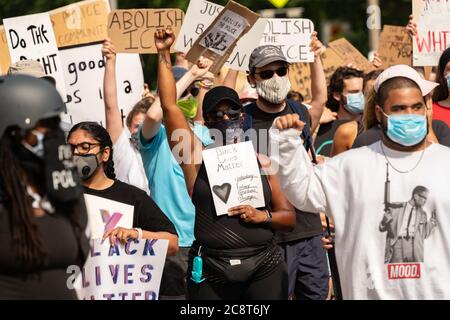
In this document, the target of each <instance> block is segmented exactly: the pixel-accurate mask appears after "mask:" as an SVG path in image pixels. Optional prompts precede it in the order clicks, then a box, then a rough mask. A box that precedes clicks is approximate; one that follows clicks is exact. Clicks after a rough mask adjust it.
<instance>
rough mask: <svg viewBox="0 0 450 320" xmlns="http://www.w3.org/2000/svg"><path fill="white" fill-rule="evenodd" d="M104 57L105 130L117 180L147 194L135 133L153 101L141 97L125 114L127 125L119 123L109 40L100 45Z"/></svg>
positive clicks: (111, 45)
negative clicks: (110, 144) (109, 139)
mask: <svg viewBox="0 0 450 320" xmlns="http://www.w3.org/2000/svg"><path fill="white" fill-rule="evenodd" d="M102 54H103V56H104V57H105V58H106V65H105V77H104V80H103V91H104V94H105V119H106V130H108V133H109V135H110V136H111V140H112V142H113V146H114V150H115V152H114V159H113V160H114V164H115V172H116V175H117V179H118V180H120V181H122V182H125V183H127V184H131V185H133V186H135V187H138V188H139V189H141V190H143V191H145V192H146V193H147V194H149V188H148V181H147V177H146V176H145V171H144V165H143V163H142V157H141V154H140V152H139V145H138V142H137V132H138V129H139V126H140V125H141V124H142V122H143V120H144V117H145V114H146V113H147V110H148V108H149V107H150V105H151V104H152V103H153V99H151V98H144V99H142V100H141V101H139V102H138V103H137V104H136V105H135V106H134V107H133V109H132V110H131V111H130V112H129V113H128V116H127V119H126V126H124V125H123V123H122V115H121V113H120V110H119V103H118V98H117V85H116V49H115V47H114V45H113V43H112V42H111V41H110V40H109V39H108V40H106V41H105V42H104V43H103V46H102Z"/></svg>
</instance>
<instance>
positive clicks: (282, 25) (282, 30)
mask: <svg viewBox="0 0 450 320" xmlns="http://www.w3.org/2000/svg"><path fill="white" fill-rule="evenodd" d="M313 32H314V23H313V22H312V21H311V20H309V19H267V26H266V30H265V31H264V36H263V38H262V40H261V42H260V45H261V46H262V45H274V46H277V47H280V48H281V50H283V53H284V55H285V57H286V58H287V59H288V61H289V62H290V63H296V62H314V53H313V52H311V50H310V48H309V45H310V43H311V34H312V33H313Z"/></svg>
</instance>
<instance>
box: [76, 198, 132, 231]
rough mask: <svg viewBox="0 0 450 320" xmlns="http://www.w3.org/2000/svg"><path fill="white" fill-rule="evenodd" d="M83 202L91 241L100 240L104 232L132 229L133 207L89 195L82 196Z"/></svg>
mask: <svg viewBox="0 0 450 320" xmlns="http://www.w3.org/2000/svg"><path fill="white" fill-rule="evenodd" d="M84 200H85V202H86V209H87V212H88V220H89V222H88V228H89V235H90V238H91V239H102V238H103V235H104V234H105V233H106V232H108V231H111V230H114V229H115V228H117V227H122V228H127V229H131V228H132V227H133V215H134V207H133V206H130V205H128V204H124V203H121V202H117V201H113V200H109V199H105V198H101V197H97V196H92V195H89V194H85V195H84Z"/></svg>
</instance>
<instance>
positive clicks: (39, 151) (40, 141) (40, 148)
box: [23, 130, 45, 159]
mask: <svg viewBox="0 0 450 320" xmlns="http://www.w3.org/2000/svg"><path fill="white" fill-rule="evenodd" d="M32 133H33V134H34V135H35V136H36V140H37V143H36V145H35V146H32V145H30V144H28V143H26V142H23V145H24V147H25V148H27V149H28V150H30V151H31V152H33V153H34V154H35V155H37V156H38V157H39V158H41V159H42V158H44V137H45V134H44V133H42V132H40V131H37V130H33V131H32Z"/></svg>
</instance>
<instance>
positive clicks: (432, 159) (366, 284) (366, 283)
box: [270, 129, 450, 299]
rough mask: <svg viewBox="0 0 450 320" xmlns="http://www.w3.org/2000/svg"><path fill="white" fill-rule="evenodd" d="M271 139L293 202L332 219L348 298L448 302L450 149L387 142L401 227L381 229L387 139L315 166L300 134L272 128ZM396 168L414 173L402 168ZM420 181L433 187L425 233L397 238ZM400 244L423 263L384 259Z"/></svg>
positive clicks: (399, 248)
mask: <svg viewBox="0 0 450 320" xmlns="http://www.w3.org/2000/svg"><path fill="white" fill-rule="evenodd" d="M270 136H271V143H279V153H278V154H274V155H272V157H271V159H272V161H273V162H274V165H279V176H280V180H281V185H282V188H283V191H284V193H285V194H286V196H287V197H288V199H289V201H290V202H291V203H292V204H293V205H294V206H295V207H296V208H299V209H301V210H304V211H308V212H326V213H327V214H328V215H329V216H331V217H332V218H333V219H334V222H335V227H336V238H335V243H336V245H335V251H336V259H337V264H338V269H339V274H340V279H341V286H342V291H343V297H344V299H450V230H448V228H450V148H447V147H444V146H442V145H439V144H432V145H431V146H429V147H427V148H426V149H425V151H424V152H422V151H418V152H412V153H407V152H399V151H395V150H392V149H389V148H387V147H386V146H384V145H383V146H384V151H385V153H386V157H387V158H388V159H389V161H390V163H391V165H389V180H390V194H389V196H390V203H391V204H392V205H393V206H394V207H395V208H396V209H392V210H393V211H392V217H393V218H392V219H391V220H392V221H395V220H396V219H397V224H394V223H393V222H392V224H390V225H392V226H393V227H392V229H389V230H384V231H381V228H380V223H381V221H382V220H383V217H384V215H385V213H384V192H385V182H386V167H387V166H386V157H385V156H384V154H383V152H382V149H381V142H376V143H374V144H373V145H371V146H368V147H362V148H359V149H354V150H350V151H347V152H345V153H342V154H340V155H338V156H336V157H334V158H332V159H330V160H329V161H326V162H325V163H324V164H322V165H318V166H314V167H313V165H312V164H311V161H310V159H309V157H308V155H307V154H306V152H305V151H304V148H303V147H302V141H301V140H300V138H299V137H298V132H297V131H295V130H292V129H291V130H287V131H282V132H277V131H273V132H271V134H270ZM273 150H275V149H273ZM416 165H417V166H416ZM392 166H393V167H395V168H396V169H398V170H400V171H410V172H407V173H399V172H397V171H396V170H395V169H393V167H392ZM413 168H414V169H413ZM417 186H423V187H425V188H426V189H427V190H428V196H427V200H426V202H425V204H424V205H423V208H422V209H423V212H425V214H426V216H423V214H421V218H420V219H421V220H418V221H417V228H419V229H420V228H421V230H427V231H426V232H416V234H415V235H414V238H409V239H408V241H399V240H398V236H399V234H398V230H399V229H400V227H401V226H398V223H399V224H401V223H402V220H401V219H402V218H401V217H399V216H400V214H402V215H404V211H402V210H404V208H405V206H404V204H405V203H406V202H408V201H409V200H411V199H412V193H413V190H414V188H416V187H417ZM402 204H403V205H402ZM407 214H409V212H408V213H407ZM418 219H419V218H418ZM433 219H434V220H433ZM433 221H434V222H433ZM394 226H397V228H395V227H394ZM427 228H428V229H427ZM419 233H420V234H419ZM425 234H426V235H425ZM388 235H389V236H388ZM420 236H421V237H422V238H419V237H420ZM409 245H410V246H409ZM420 245H421V246H420ZM387 246H388V247H387ZM408 246H409V247H408ZM394 247H395V250H396V254H397V255H398V254H402V253H403V251H402V250H404V254H405V256H407V254H408V252H409V254H410V253H411V252H412V250H415V251H416V252H415V253H414V254H415V255H417V254H419V253H421V256H422V257H423V262H421V261H413V262H402V263H389V262H387V263H385V258H386V255H387V251H389V250H388V249H389V248H390V249H393V248H394ZM408 250H409V251H408ZM418 251H421V252H418ZM390 252H391V253H392V251H390ZM389 256H390V255H389ZM387 261H389V260H387Z"/></svg>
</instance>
